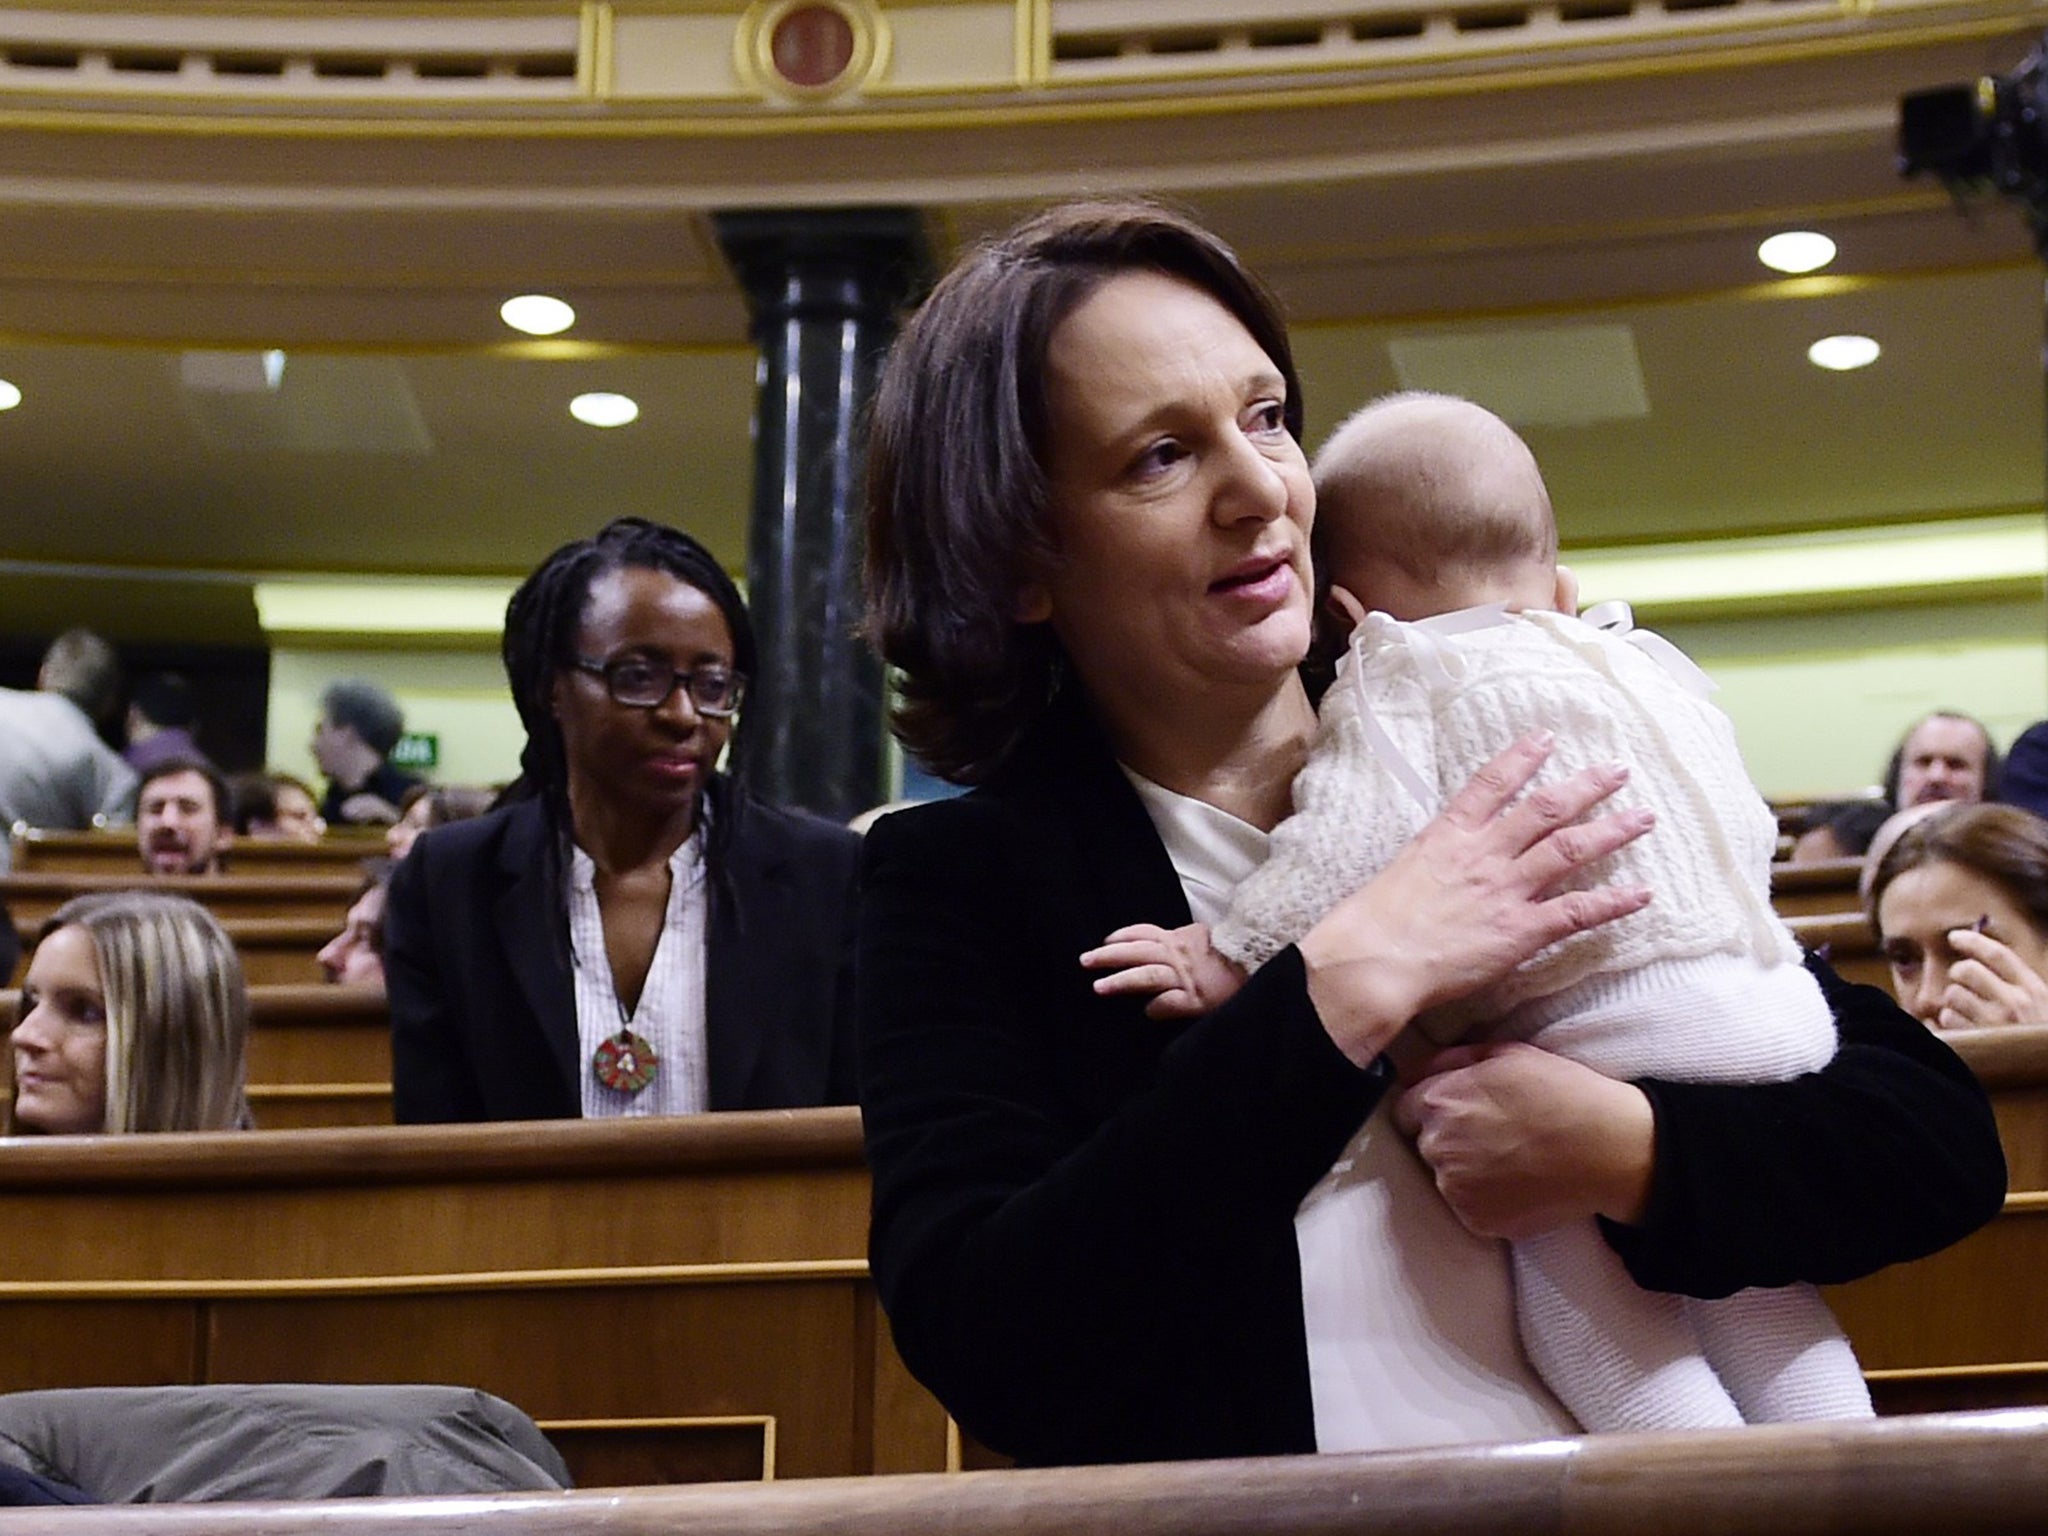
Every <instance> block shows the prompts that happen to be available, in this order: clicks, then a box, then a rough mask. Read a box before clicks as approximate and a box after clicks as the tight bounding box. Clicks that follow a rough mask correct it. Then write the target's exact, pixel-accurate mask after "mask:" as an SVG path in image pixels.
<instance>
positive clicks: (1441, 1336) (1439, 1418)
mask: <svg viewBox="0 0 2048 1536" xmlns="http://www.w3.org/2000/svg"><path fill="white" fill-rule="evenodd" d="M1124 772H1125V774H1126V775H1127V776H1128V777H1129V779H1130V781H1131V783H1132V785H1133V786H1134V787H1135V788H1136V789H1137V791H1138V798H1139V799H1140V800H1142V801H1143V802H1144V805H1145V810H1146V812H1147V814H1149V815H1150V816H1151V818H1152V825H1153V826H1154V828H1156V829H1157V831H1158V833H1159V838H1160V841H1161V842H1163V843H1164V844H1165V845H1166V852H1167V856H1168V857H1169V858H1170V859H1171V860H1172V861H1173V868H1174V873H1175V874H1177V875H1178V876H1179V877H1180V882H1181V889H1182V890H1183V891H1184V892H1186V894H1187V899H1188V907H1189V910H1190V911H1192V912H1193V914H1194V916H1195V919H1196V921H1198V922H1204V923H1214V922H1215V921H1216V919H1217V918H1218V917H1220V916H1221V915H1222V913H1223V911H1224V910H1225V908H1226V907H1227V906H1228V905H1229V902H1230V896H1231V892H1232V891H1233V890H1235V889H1236V887H1237V886H1238V884H1239V883H1240V882H1242V881H1243V880H1244V879H1245V878H1246V877H1247V876H1248V875H1250V874H1251V872H1252V871H1253V870H1254V869H1256V868H1257V867H1258V866H1259V864H1260V862H1261V861H1262V860H1263V859H1264V858H1265V856H1266V849H1267V844H1268V842H1269V841H1270V839H1269V837H1268V835H1267V834H1266V833H1264V832H1262V831H1260V830H1259V829H1258V828H1257V827H1255V826H1252V825H1251V824H1250V823H1249V822H1245V821H1240V820H1239V819H1238V818H1237V817H1235V816H1233V815H1231V814H1230V813H1229V812H1228V811H1224V810H1219V809H1218V808H1217V807H1215V806H1213V805H1210V804H1208V803H1206V802H1205V801H1201V800H1196V799H1193V798H1191V797H1190V796H1187V795H1182V794H1178V793H1176V792H1175V791H1173V790H1170V789H1167V788H1165V787H1163V786H1161V785H1158V784H1154V783H1152V782H1151V781H1150V780H1148V779H1143V778H1140V777H1139V776H1138V775H1137V774H1135V773H1132V772H1131V771H1130V770H1129V769H1128V768H1126V769H1125V770H1124ZM1393 1098H1394V1095H1393V1094H1392V1093H1389V1094H1388V1095H1387V1096H1386V1097H1385V1098H1384V1099H1382V1100H1381V1101H1380V1104H1379V1107H1378V1108H1377V1109H1375V1110H1374V1111H1373V1112H1372V1114H1371V1115H1369V1116H1367V1117H1366V1122H1365V1124H1364V1125H1362V1126H1361V1127H1359V1130H1358V1133H1357V1135H1355V1136H1353V1137H1352V1139H1351V1143H1350V1145H1349V1146H1347V1147H1345V1149H1344V1151H1343V1152H1342V1153H1341V1154H1340V1155H1339V1156H1338V1158H1337V1161H1336V1164H1335V1165H1334V1166H1333V1167H1332V1168H1331V1169H1330V1171H1329V1172H1328V1173H1326V1174H1325V1175H1323V1178H1322V1180H1321V1182H1320V1183H1318V1184H1317V1185H1316V1187H1315V1188H1314V1189H1312V1190H1310V1191H1309V1192H1308V1194H1307V1196H1306V1197H1304V1198H1303V1200H1302V1202H1301V1205H1300V1208H1299V1209H1298V1210H1297V1211H1296V1212H1295V1216H1294V1240H1295V1246H1296V1249H1297V1251H1298V1252H1299V1254H1300V1257H1301V1310H1302V1321H1303V1324H1304V1326H1305V1329H1306V1332H1307V1335H1308V1364H1309V1390H1310V1396H1311V1399H1312V1401H1313V1405H1314V1409H1315V1424H1316V1448H1317V1449H1318V1450H1321V1451H1368V1450H1375V1451H1377V1450H1397V1449H1404V1448H1410V1447H1417V1446H1427V1445H1456V1444H1471V1443H1475V1442H1480V1441H1487V1440H1534V1439H1540V1438H1544V1437H1548V1436H1551V1435H1560V1434H1565V1435H1568V1434H1576V1433H1578V1426H1577V1425H1576V1424H1575V1423H1574V1422H1573V1420H1572V1418H1571V1415H1570V1414H1568V1413H1567V1412H1566V1411H1565V1410H1564V1407H1563V1406H1562V1405H1561V1404H1560V1403H1559V1402H1558V1401H1557V1399H1556V1398H1555V1397H1553V1396H1551V1394H1550V1391H1549V1389H1548V1388H1546V1387H1545V1386H1544V1385H1543V1383H1542V1381H1541V1380H1540V1379H1539V1378H1538V1377H1537V1375H1536V1372H1535V1371H1534V1369H1533V1368H1531V1366H1530V1365H1529V1363H1528V1360H1527V1358H1526V1357H1525V1356H1524V1355H1523V1353H1522V1344H1521V1336H1520V1334H1519V1332H1518V1331H1517V1329H1516V1326H1515V1306H1514V1293H1513V1284H1512V1281H1511V1279H1510V1276H1509V1270H1508V1250H1507V1245H1506V1244H1505V1243H1497V1242H1491V1241H1489V1240H1487V1239H1485V1238H1479V1237H1474V1236H1473V1235H1472V1234H1471V1233H1470V1232H1467V1231H1466V1230H1465V1228H1464V1227H1463V1226H1462V1225H1460V1224H1459V1222H1458V1219H1457V1218H1456V1217H1455V1216H1453V1215H1452V1214H1451V1208H1450V1207H1449V1206H1448V1205H1446V1204H1445V1203H1444V1201H1443V1197H1442V1196H1441V1195H1439V1194H1438V1193H1437V1190H1436V1181H1435V1179H1434V1178H1433V1177H1432V1176H1431V1174H1430V1172H1429V1169H1428V1168H1427V1167H1425V1166H1424V1164H1423V1162H1422V1159H1421V1158H1419V1157H1417V1156H1416V1154H1415V1150H1414V1148H1413V1147H1411V1146H1410V1145H1409V1144H1408V1140H1407V1138H1406V1137H1404V1136H1402V1135H1401V1134H1400V1133H1399V1132H1398V1131H1396V1130H1395V1128H1394V1124H1393V1119H1392V1116H1391V1114H1390V1109H1391V1106H1392V1104H1393Z"/></svg>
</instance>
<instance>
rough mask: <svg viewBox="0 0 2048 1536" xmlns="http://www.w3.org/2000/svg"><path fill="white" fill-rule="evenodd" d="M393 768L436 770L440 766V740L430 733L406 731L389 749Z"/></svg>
mask: <svg viewBox="0 0 2048 1536" xmlns="http://www.w3.org/2000/svg"><path fill="white" fill-rule="evenodd" d="M391 765H392V766H393V767H394V768H410V769H414V770H419V769H422V768H438V767H440V766H441V738H440V737H439V736H436V735H435V734H434V733H433V732H432V731H407V732H406V733H405V734H404V735H403V736H401V737H399V738H398V745H397V746H395V747H393V748H392V749H391Z"/></svg>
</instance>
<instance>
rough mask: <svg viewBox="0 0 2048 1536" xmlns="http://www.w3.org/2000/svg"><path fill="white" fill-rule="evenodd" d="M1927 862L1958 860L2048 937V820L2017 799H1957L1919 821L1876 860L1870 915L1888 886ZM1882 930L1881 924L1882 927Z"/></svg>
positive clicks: (1875, 916) (1874, 911)
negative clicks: (1980, 801)
mask: <svg viewBox="0 0 2048 1536" xmlns="http://www.w3.org/2000/svg"><path fill="white" fill-rule="evenodd" d="M1924 864H1955V865H1958V866H1960V867H1961V868H1963V869H1967V870H1970V871H1971V872H1973V873H1975V874H1978V875H1982V876H1983V877H1984V878H1985V879H1986V880H1989V881H1990V882H1991V883H1992V884H1994V885H1996V886H1998V887H1999V888H2000V889H2001V890H2003V891H2004V892H2005V893H2006V894H2007V895H2009V896H2011V897H2012V899H2013V902H2014V904H2015V905H2017V906H2018V907H2019V908H2020V909H2021V910H2022V911H2024V912H2025V913H2026V914H2027V921H2028V922H2030V923H2032V924H2033V925H2034V931H2035V933H2037V934H2038V935H2040V936H2041V937H2042V938H2044V939H2048V821H2043V820H2042V819H2041V818H2040V817H2039V816H2036V815H2035V814H2034V813H2033V812H2032V811H2023V810H2021V809H2020V808H2019V807H2018V806H2016V805H1956V806H1949V807H1945V808H1943V809H1942V810H1939V811H1936V812H1935V813H1933V814H1932V815H1930V816H1928V817H1926V818H1925V819H1923V820H1921V821H1917V822H1915V823H1914V824H1913V825H1912V826H1910V827H1908V828H1906V830H1905V831H1903V832H1901V833H1900V834H1899V836H1898V840H1897V841H1896V842H1894V843H1893V844H1892V845H1891V847H1889V848H1887V849H1886V850H1885V851H1884V853H1883V855H1882V856H1881V857H1880V858H1879V859H1878V861H1877V872H1876V874H1874V875H1873V876H1872V877H1871V881H1870V917H1871V921H1872V922H1873V923H1874V922H1876V920H1877V911H1878V906H1879V904H1880V903H1881V902H1882V901H1883V900H1884V892H1885V887H1886V886H1888V885H1890V884H1891V883H1892V881H1894V880H1896V879H1897V878H1898V877H1899V876H1900V875H1903V874H1904V873H1905V872H1906V871H1907V870H1909V869H1918V868H1919V867H1920V866H1922V865H1924ZM1880 931H1881V930H1880Z"/></svg>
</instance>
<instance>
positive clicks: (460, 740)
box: [267, 649, 526, 785]
mask: <svg viewBox="0 0 2048 1536" xmlns="http://www.w3.org/2000/svg"><path fill="white" fill-rule="evenodd" d="M344 677H367V678H369V679H371V680H372V681H374V682H378V683H381V684H383V685H384V686H385V687H386V688H389V689H390V690H391V692H392V693H393V694H394V695H395V696H396V697H397V699H398V702H399V704H400V705H401V706H403V708H404V710H405V725H406V729H407V730H409V731H431V732H432V733H434V734H435V735H437V736H439V737H440V738H441V766H440V767H439V768H438V769H437V770H435V772H434V775H433V777H434V779H435V780H436V781H437V782H439V783H443V784H502V783H504V782H506V781H507V780H509V779H510V778H512V776H513V775H514V774H516V773H517V772H518V771H519V750H520V748H521V747H522V746H524V745H525V742H526V733H525V732H524V731H522V730H521V729H520V727H519V716H518V713H517V712H516V711H515V710H514V709H513V708H512V698H511V695H510V694H509V693H507V692H506V689H505V670H504V667H503V666H502V665H501V664H500V663H499V661H498V658H497V655H496V654H495V653H494V652H490V651H480V650H444V651H436V650H371V651H328V650H295V649H279V650H277V651H274V652H272V653H271V660H270V722H269V730H268V748H267V752H268V758H269V763H270V766H271V767H273V768H279V769H283V770H284V771H286V772H288V773H296V774H298V775H300V776H301V777H303V778H304V779H306V781H307V782H308V783H311V784H314V785H318V784H319V783H320V782H321V780H320V774H319V770H318V769H317V768H315V767H314V765H313V753H312V740H313V723H314V721H315V719H316V718H317V717H318V715H319V712H320V691H321V690H322V689H323V688H325V687H326V686H327V685H328V684H329V683H331V682H334V681H336V680H337V679H340V678H344Z"/></svg>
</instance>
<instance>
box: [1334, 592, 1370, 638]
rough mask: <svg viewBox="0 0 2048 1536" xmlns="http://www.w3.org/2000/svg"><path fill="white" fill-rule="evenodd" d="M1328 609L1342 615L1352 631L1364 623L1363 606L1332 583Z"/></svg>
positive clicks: (1348, 593)
mask: <svg viewBox="0 0 2048 1536" xmlns="http://www.w3.org/2000/svg"><path fill="white" fill-rule="evenodd" d="M1330 607H1331V608H1332V609H1333V610H1335V611H1336V612H1337V613H1338V614H1340V615H1342V617H1343V619H1344V622H1345V623H1346V624H1348V625H1350V627H1351V628H1353V629H1356V628H1358V626H1359V625H1361V624H1363V623H1364V622H1365V604H1363V603H1361V602H1360V601H1359V600H1358V599H1357V598H1355V597H1353V596H1352V595H1351V593H1350V592H1349V591H1348V590H1346V589H1345V588H1343V587H1340V586H1338V585H1336V584H1335V583H1334V582H1333V583H1331V585H1330Z"/></svg>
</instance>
